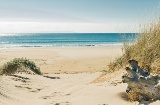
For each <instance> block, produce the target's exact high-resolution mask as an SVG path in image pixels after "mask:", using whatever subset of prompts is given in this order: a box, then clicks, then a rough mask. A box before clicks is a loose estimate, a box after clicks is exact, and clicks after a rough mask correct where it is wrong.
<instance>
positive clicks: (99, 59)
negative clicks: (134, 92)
mask: <svg viewBox="0 0 160 105" xmlns="http://www.w3.org/2000/svg"><path fill="white" fill-rule="evenodd" d="M0 54H1V56H0V57H1V61H0V65H3V64H4V63H5V62H7V61H10V60H12V59H14V58H22V57H23V58H27V59H29V60H31V61H34V62H35V64H36V65H37V66H38V67H40V70H41V72H42V73H43V75H42V76H39V75H31V74H23V73H22V74H15V75H16V76H15V75H13V76H2V77H0V80H1V82H0V86H1V87H0V88H1V91H0V94H1V95H0V105H11V104H12V105H22V104H23V105H35V104H38V105H138V104H139V103H138V102H130V101H129V100H128V98H127V95H126V92H125V91H126V88H127V84H125V83H122V80H121V76H122V75H123V74H125V73H126V72H125V71H124V70H123V69H122V70H119V71H116V72H114V73H107V74H105V75H103V71H104V70H105V71H107V70H108V67H107V66H108V64H109V63H110V62H111V61H113V60H115V58H116V57H119V56H121V55H122V54H123V51H122V46H105V47H53V48H9V49H1V52H0ZM104 80H105V81H104ZM159 103H160V102H159V101H156V102H153V103H150V105H159Z"/></svg>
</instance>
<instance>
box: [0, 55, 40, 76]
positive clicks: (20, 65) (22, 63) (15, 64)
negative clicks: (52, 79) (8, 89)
mask: <svg viewBox="0 0 160 105" xmlns="http://www.w3.org/2000/svg"><path fill="white" fill-rule="evenodd" d="M18 70H21V71H22V72H26V71H27V70H31V71H32V72H34V73H35V74H39V75H41V71H40V68H39V67H37V66H36V65H35V63H34V62H33V61H30V60H29V59H26V58H15V59H13V60H12V61H9V62H7V63H5V64H4V65H3V66H2V67H1V68H0V72H1V74H5V75H11V74H14V73H16V72H17V71H18Z"/></svg>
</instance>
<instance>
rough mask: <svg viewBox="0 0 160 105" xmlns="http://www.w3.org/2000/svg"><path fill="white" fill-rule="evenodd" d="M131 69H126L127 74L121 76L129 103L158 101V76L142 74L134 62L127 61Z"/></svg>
mask: <svg viewBox="0 0 160 105" xmlns="http://www.w3.org/2000/svg"><path fill="white" fill-rule="evenodd" d="M128 62H129V64H130V66H131V68H129V67H126V71H127V74H126V75H124V76H122V79H123V82H124V83H127V84H128V87H127V89H126V92H127V94H128V98H129V99H130V100H131V101H141V100H145V101H147V100H158V99H160V76H159V75H150V72H144V70H142V69H141V68H140V67H139V66H138V62H137V61H135V60H129V61H128Z"/></svg>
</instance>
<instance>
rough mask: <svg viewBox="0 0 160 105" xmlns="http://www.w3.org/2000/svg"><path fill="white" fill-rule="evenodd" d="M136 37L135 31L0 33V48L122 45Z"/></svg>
mask: <svg viewBox="0 0 160 105" xmlns="http://www.w3.org/2000/svg"><path fill="white" fill-rule="evenodd" d="M136 37H137V34H136V33H122V34H121V33H18V34H0V48H25V47H31V48H34V47H78V46H80V47H85V46H87V47H94V46H122V45H123V43H124V42H126V41H135V40H136Z"/></svg>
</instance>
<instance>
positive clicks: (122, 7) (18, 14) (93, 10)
mask: <svg viewBox="0 0 160 105" xmlns="http://www.w3.org/2000/svg"><path fill="white" fill-rule="evenodd" d="M159 7H160V0H0V33H40V32H41V33H43V32H44V33H51V32H77V33H113V32H138V31H139V25H140V24H141V23H143V22H144V23H145V22H146V21H151V20H152V19H154V18H155V13H156V11H157V8H159ZM158 15H159V14H158Z"/></svg>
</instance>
